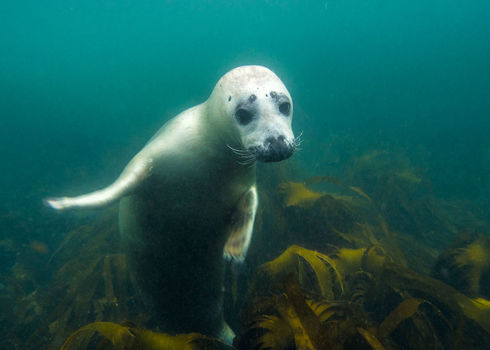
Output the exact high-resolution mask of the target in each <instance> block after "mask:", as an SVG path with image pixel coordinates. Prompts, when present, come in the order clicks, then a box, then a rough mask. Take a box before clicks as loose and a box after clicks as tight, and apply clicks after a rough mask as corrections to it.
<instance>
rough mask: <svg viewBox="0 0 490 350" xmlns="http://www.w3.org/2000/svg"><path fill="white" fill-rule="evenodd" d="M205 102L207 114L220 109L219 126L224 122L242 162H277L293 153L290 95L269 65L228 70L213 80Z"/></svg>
mask: <svg viewBox="0 0 490 350" xmlns="http://www.w3.org/2000/svg"><path fill="white" fill-rule="evenodd" d="M208 105H209V108H211V109H212V110H213V111H212V112H211V113H209V114H210V115H215V114H216V113H219V111H220V110H221V114H222V115H221V116H220V118H221V120H220V123H218V127H219V126H223V125H225V124H226V125H227V126H226V129H225V130H226V133H228V136H229V140H227V144H228V146H229V148H230V149H231V150H232V151H234V153H235V154H236V155H237V156H238V157H239V160H241V161H242V162H243V163H245V164H246V163H252V162H254V161H256V160H257V161H261V162H278V161H281V160H284V159H287V158H289V157H291V155H292V154H293V153H294V151H295V138H294V135H293V131H292V128H291V122H292V118H293V102H292V99H291V95H290V94H289V92H288V90H287V89H286V87H285V86H284V84H283V83H282V81H281V80H280V79H279V78H278V77H277V76H276V75H275V74H274V73H273V72H272V71H271V70H269V69H268V68H265V67H262V66H243V67H239V68H235V69H233V70H231V71H230V72H228V73H227V74H225V75H224V76H223V77H222V78H221V79H220V80H219V81H218V83H217V84H216V87H215V88H214V90H213V93H212V94H211V96H210V98H209V100H208ZM218 107H219V108H218ZM223 107H224V108H223ZM222 119H226V122H223V120H222Z"/></svg>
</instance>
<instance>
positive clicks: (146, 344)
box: [61, 322, 232, 350]
mask: <svg viewBox="0 0 490 350" xmlns="http://www.w3.org/2000/svg"><path fill="white" fill-rule="evenodd" d="M96 333H99V334H100V335H102V336H103V337H104V338H105V339H107V340H109V341H110V342H111V343H112V345H113V346H114V347H115V348H116V349H123V350H133V349H134V350H137V349H138V350H139V349H146V350H173V349H182V350H199V349H210V350H211V349H232V347H231V346H228V345H226V344H224V343H222V342H221V341H219V340H217V339H213V338H210V337H207V336H204V335H202V334H198V333H189V334H178V335H175V336H173V335H169V334H165V333H156V332H152V331H149V330H146V329H142V328H138V327H132V326H126V325H120V324H117V323H112V322H94V323H90V324H88V325H86V326H84V327H82V328H80V329H79V330H78V331H76V332H75V333H73V334H72V335H70V336H69V337H68V339H67V340H66V341H65V343H64V344H63V346H62V347H61V350H69V349H80V347H79V344H83V343H84V342H87V341H88V340H90V339H91V338H92V337H93V336H94V334H96ZM99 344H101V342H100V341H99Z"/></svg>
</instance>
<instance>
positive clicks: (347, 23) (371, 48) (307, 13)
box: [0, 0, 490, 348]
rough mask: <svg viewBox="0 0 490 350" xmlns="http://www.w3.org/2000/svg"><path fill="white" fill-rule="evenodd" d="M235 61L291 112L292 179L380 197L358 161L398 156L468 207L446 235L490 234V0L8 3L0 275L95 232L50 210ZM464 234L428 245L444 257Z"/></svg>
mask: <svg viewBox="0 0 490 350" xmlns="http://www.w3.org/2000/svg"><path fill="white" fill-rule="evenodd" d="M245 64H259V65H264V66H267V67H269V68H270V69H272V70H273V71H274V72H275V73H276V74H277V75H278V76H279V77H280V78H281V79H282V80H283V82H284V83H285V85H286V86H287V87H288V89H289V91H290V93H291V95H292V97H293V100H294V104H295V111H294V121H293V130H294V131H295V133H296V134H299V133H300V132H303V138H304V143H303V145H302V150H301V151H300V152H298V153H297V154H296V155H295V156H294V157H293V158H292V159H291V160H288V162H289V163H290V165H291V166H292V167H294V168H295V169H296V170H295V172H294V174H298V175H297V176H298V177H299V178H291V179H290V180H295V181H302V180H304V179H306V178H308V177H310V176H315V175H328V176H335V177H337V178H339V179H343V180H345V181H346V182H348V183H349V185H352V186H360V187H363V186H364V187H363V189H364V190H365V191H366V192H367V193H368V194H369V195H371V196H372V197H373V200H381V198H382V197H383V196H382V194H380V191H379V188H374V187H369V186H370V180H369V178H368V177H369V174H368V173H363V174H359V173H355V174H353V173H352V171H351V170H352V169H353V168H355V167H354V166H353V165H352V164H354V162H355V160H356V159H359V157H362V156H363V155H366V154H369V152H373V151H377V152H388V153H389V154H396V155H397V157H401V158H403V162H404V164H405V165H406V164H409V166H408V165H407V168H409V169H414V171H415V172H416V173H417V174H418V176H421V177H422V178H423V179H424V181H425V183H426V184H428V185H427V186H425V187H423V188H422V189H421V190H420V191H422V192H423V191H429V190H430V193H431V196H434V198H438V199H440V200H443V201H452V202H451V203H459V204H461V203H464V204H461V205H462V207H461V208H462V209H461V211H462V214H461V218H460V219H459V221H458V218H457V217H453V219H454V220H453V221H452V222H451V225H456V226H458V228H459V227H467V228H469V229H472V230H478V232H480V233H483V234H486V235H488V234H490V231H489V227H490V201H489V196H490V2H488V1H483V0H475V1H462V0H426V1H417V0H415V1H405V0H330V1H316V0H306V1H293V0H289V1H279V0H277V1H275V0H264V1H257V0H246V1H244V0H242V1H238V0H231V1H225V0H221V1H213V0H209V1H177V0H174V1H170V0H168V1H163V0H162V1H146V0H142V1H130V0H121V1H116V0H113V1H109V0H102V1H93V0H86V1H75V0H66V1H59V0H58V1H54V0H46V1H28V0H24V1H13V0H3V1H1V2H0V96H1V97H0V151H1V157H0V159H1V162H2V164H3V165H2V167H1V169H2V171H1V172H0V198H2V201H1V203H0V243H1V244H0V274H1V275H3V276H9V275H10V274H12V271H13V270H14V268H15V266H17V265H18V264H19V261H20V259H22V257H23V256H24V257H25V256H26V255H25V254H27V256H28V257H29V256H30V255H29V254H31V253H32V249H31V248H30V247H31V245H30V243H31V242H32V241H39V242H43V244H45V245H46V246H47V249H48V250H49V251H50V252H53V251H55V250H56V249H57V247H58V246H59V244H60V242H62V241H63V238H64V237H65V235H66V232H67V231H69V230H72V229H73V227H74V226H75V222H79V221H80V222H90V215H89V216H88V217H87V216H86V215H83V214H80V216H77V214H73V215H72V214H70V215H68V216H60V215H54V214H53V213H51V212H49V211H48V210H47V209H46V208H44V207H43V206H42V198H44V197H45V196H47V195H65V194H76V193H83V192H85V191H89V190H93V189H94V188H98V187H100V186H103V185H105V184H107V183H110V182H111V181H112V180H113V179H114V178H115V177H116V176H117V175H118V174H119V173H120V171H121V169H122V168H123V167H124V166H125V164H126V163H127V162H128V160H129V159H131V157H132V156H133V155H134V154H135V153H136V152H137V151H138V150H139V149H141V148H142V146H143V145H144V144H145V142H146V141H147V140H148V139H149V138H150V137H151V136H152V135H153V134H154V132H156V131H157V130H158V128H159V127H160V126H161V125H162V124H163V123H164V122H165V121H167V120H168V119H170V118H171V117H173V116H175V115H176V114H177V113H179V112H180V111H182V110H184V109H186V108H189V107H191V106H194V105H196V104H198V103H200V102H203V101H204V100H205V99H206V98H207V97H208V96H209V94H210V92H211V91H212V89H213V87H214V84H215V83H216V81H217V80H218V79H219V77H220V76H222V75H223V74H224V73H226V72H227V71H228V70H230V69H232V68H234V67H236V66H240V65H245ZM388 158H390V156H388ZM395 163H396V162H395ZM405 165H404V166H405ZM393 166H394V167H396V166H397V165H392V167H391V168H390V166H387V168H386V169H387V170H386V171H388V172H389V171H392V170H393ZM349 169H350V170H349ZM291 176H292V175H291ZM376 191H377V192H376ZM445 203H446V202H445ZM384 214H386V213H384ZM397 220H398V217H397V216H394V217H391V218H390V217H388V222H389V223H390V224H391V225H392V226H395V227H397V224H398V223H399V222H398V221H397ZM468 222H470V223H468ZM399 224H400V225H399V228H400V230H402V231H403V230H404V229H406V231H410V230H412V228H413V227H417V229H413V230H415V231H416V230H420V231H424V230H425V231H424V232H425V233H427V232H428V231H430V230H431V229H434V228H433V227H429V228H427V227H419V226H416V225H414V224H410V223H408V224H407V223H399ZM407 228H410V230H408V229H407ZM434 230H435V229H434ZM415 231H410V232H404V233H405V234H407V235H413V236H416V237H422V236H423V235H422V233H421V232H415ZM436 231H437V230H436ZM456 231H457V230H456V229H455V230H454V231H451V232H450V231H443V232H436V234H435V236H434V237H435V238H434V240H431V239H428V240H427V242H425V243H426V244H427V245H428V246H430V247H431V248H435V249H437V247H440V249H441V250H443V249H445V248H446V247H447V246H448V245H449V244H450V243H451V242H452V241H453V239H454V238H455V233H454V232H456ZM421 243H422V244H424V241H423V240H422V241H421ZM29 259H31V258H29ZM36 259H37V260H36ZM48 259H49V254H48V255H42V256H40V257H36V258H32V262H33V265H34V266H41V265H42V264H45V263H46V261H47V260H48ZM33 269H34V270H35V268H34V267H33ZM32 273H33V275H36V276H37V277H36V278H38V280H39V281H44V280H45V278H47V277H46V276H49V275H50V274H51V272H50V270H49V269H47V270H46V269H41V268H40V269H39V271H37V270H35V271H33V272H32ZM43 278H44V279H43ZM5 286H6V283H4V282H2V284H0V293H1V292H2V290H3V289H4V287H5ZM36 288H37V287H36V285H35V283H34V284H29V286H28V287H26V289H27V290H30V291H32V290H35V289H36ZM2 307H3V305H2ZM0 313H1V312H0ZM0 322H1V323H2V324H8V323H9V320H6V319H4V318H2V317H1V316H0ZM8 334H9V333H8V331H7V335H8ZM2 336H6V334H5V333H4V334H2ZM0 344H2V343H1V342H0ZM19 348H20V347H19Z"/></svg>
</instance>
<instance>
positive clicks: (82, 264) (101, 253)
mask: <svg viewBox="0 0 490 350" xmlns="http://www.w3.org/2000/svg"><path fill="white" fill-rule="evenodd" d="M116 218H117V217H116V216H115V212H114V211H109V212H108V213H106V214H105V215H102V216H101V218H100V219H99V220H97V221H95V223H94V224H93V225H84V226H81V227H78V228H76V229H75V230H73V231H72V232H70V233H69V234H68V235H67V237H66V238H65V240H64V241H63V242H62V243H61V244H60V246H59V248H58V249H56V250H55V252H54V253H53V255H52V257H51V258H50V259H49V261H48V264H49V266H50V267H51V268H53V269H56V273H55V275H54V276H53V279H52V282H51V286H50V290H48V291H46V292H44V293H43V294H42V295H40V297H39V303H40V305H41V307H42V308H43V309H44V311H43V319H42V320H40V321H39V325H38V328H37V330H36V331H35V332H33V334H32V335H31V336H30V337H29V338H28V341H27V344H28V345H31V346H34V344H38V347H39V348H41V347H42V346H41V345H42V344H45V345H44V346H46V347H47V348H53V347H56V346H58V345H59V344H60V343H61V342H62V341H63V339H64V338H65V337H66V336H68V335H69V334H70V333H71V332H73V331H74V330H75V329H77V328H78V327H80V325H83V324H88V323H90V322H94V321H113V322H121V321H123V320H126V319H132V320H135V321H137V320H139V321H141V320H143V319H145V317H146V316H145V315H144V311H143V310H144V308H143V307H142V303H141V302H140V301H139V299H138V298H137V296H136V293H135V287H134V286H135V282H134V280H133V276H132V274H131V273H130V272H129V269H128V264H127V261H126V256H125V255H124V254H123V253H122V252H121V247H120V243H119V239H118V231H117V220H116Z"/></svg>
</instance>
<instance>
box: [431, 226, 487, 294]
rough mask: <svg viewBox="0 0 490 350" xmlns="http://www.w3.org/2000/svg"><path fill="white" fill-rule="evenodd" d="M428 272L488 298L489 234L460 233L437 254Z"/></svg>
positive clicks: (464, 291) (459, 288) (466, 292)
mask: <svg viewBox="0 0 490 350" xmlns="http://www.w3.org/2000/svg"><path fill="white" fill-rule="evenodd" d="M431 275H432V276H433V277H435V278H438V279H440V280H441V281H444V282H445V283H447V284H449V285H451V286H453V287H454V288H456V289H458V290H459V291H461V292H462V293H464V294H466V295H468V296H470V297H479V296H482V297H487V298H490V282H489V281H488V279H489V278H490V236H487V235H484V234H478V233H472V234H466V235H464V234H463V235H460V236H459V237H457V238H456V240H455V242H454V243H453V244H452V246H451V247H450V248H449V249H447V250H446V251H444V252H443V253H442V254H441V255H440V256H439V257H438V259H437V261H436V262H435V264H434V267H433V269H432V272H431Z"/></svg>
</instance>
